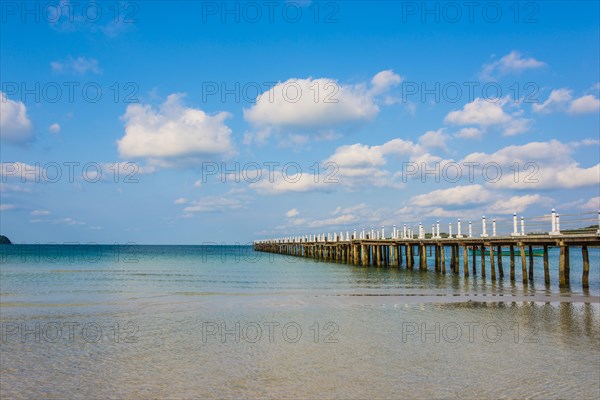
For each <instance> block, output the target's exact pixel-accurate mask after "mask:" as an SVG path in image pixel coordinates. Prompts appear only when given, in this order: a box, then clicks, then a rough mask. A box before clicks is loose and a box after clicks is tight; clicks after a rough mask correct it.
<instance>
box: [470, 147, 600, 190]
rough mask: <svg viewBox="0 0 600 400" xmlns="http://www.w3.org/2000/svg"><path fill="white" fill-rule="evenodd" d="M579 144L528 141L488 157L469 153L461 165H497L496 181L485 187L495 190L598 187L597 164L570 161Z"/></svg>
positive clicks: (598, 174)
mask: <svg viewBox="0 0 600 400" xmlns="http://www.w3.org/2000/svg"><path fill="white" fill-rule="evenodd" d="M582 145H585V143H584V142H580V143H576V144H566V143H562V142H559V141H557V140H551V141H549V142H531V143H527V144H524V145H513V146H507V147H504V148H502V149H500V150H498V151H496V152H494V153H491V154H487V153H471V154H469V155H467V156H466V157H465V158H464V159H463V160H462V161H461V163H462V164H464V163H478V165H479V167H478V168H481V167H483V166H485V165H490V164H492V163H494V164H495V165H497V166H499V167H500V169H501V172H502V175H501V176H500V177H499V178H498V179H497V181H496V179H494V180H493V181H488V187H490V188H494V189H505V188H510V189H556V188H560V189H571V188H578V187H586V186H598V185H600V164H596V165H592V166H590V167H582V166H581V165H580V164H579V162H577V161H576V160H574V159H573V158H572V153H573V151H574V149H575V148H576V147H579V146H582ZM590 145H592V146H593V145H594V144H590ZM515 165H516V166H517V167H518V169H516V168H515ZM494 168H495V167H494Z"/></svg>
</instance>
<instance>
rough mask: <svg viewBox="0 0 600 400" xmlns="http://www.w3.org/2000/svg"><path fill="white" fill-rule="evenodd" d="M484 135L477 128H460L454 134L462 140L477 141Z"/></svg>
mask: <svg viewBox="0 0 600 400" xmlns="http://www.w3.org/2000/svg"><path fill="white" fill-rule="evenodd" d="M484 133H485V132H484V131H482V130H481V129H478V128H462V129H461V130H459V131H458V132H457V133H456V136H457V137H460V138H463V139H478V138H481V137H482V136H483V134H484Z"/></svg>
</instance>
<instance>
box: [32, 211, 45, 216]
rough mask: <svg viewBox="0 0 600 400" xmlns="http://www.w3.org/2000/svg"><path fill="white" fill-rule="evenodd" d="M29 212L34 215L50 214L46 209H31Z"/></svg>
mask: <svg viewBox="0 0 600 400" xmlns="http://www.w3.org/2000/svg"><path fill="white" fill-rule="evenodd" d="M30 214H31V215H34V216H41V215H50V211H47V210H33V211H31V213H30Z"/></svg>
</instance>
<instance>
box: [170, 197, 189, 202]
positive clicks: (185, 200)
mask: <svg viewBox="0 0 600 400" xmlns="http://www.w3.org/2000/svg"><path fill="white" fill-rule="evenodd" d="M187 202H188V199H186V198H184V197H180V198H178V199H177V200H175V201H174V202H173V203H174V204H185V203H187Z"/></svg>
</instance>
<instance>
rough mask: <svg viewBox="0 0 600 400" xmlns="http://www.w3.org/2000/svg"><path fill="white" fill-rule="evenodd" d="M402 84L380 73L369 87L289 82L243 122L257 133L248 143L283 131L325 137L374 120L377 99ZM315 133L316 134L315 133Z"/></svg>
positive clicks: (249, 111) (309, 80)
mask: <svg viewBox="0 0 600 400" xmlns="http://www.w3.org/2000/svg"><path fill="white" fill-rule="evenodd" d="M400 82H401V78H400V76H398V75H396V74H394V73H393V72H392V71H381V72H379V73H378V74H377V75H375V76H374V77H373V79H372V80H371V83H370V87H369V85H367V84H365V83H360V84H355V85H345V84H340V83H339V82H338V81H337V80H334V79H330V78H318V79H313V78H307V79H297V78H292V79H288V80H287V81H285V82H279V83H278V84H277V85H275V86H274V87H272V88H270V89H269V90H268V91H267V92H265V93H263V94H262V95H260V96H259V97H258V98H257V101H256V103H255V104H254V105H253V106H252V107H250V108H249V109H244V118H245V119H246V121H248V122H250V123H251V124H252V125H253V126H254V127H255V128H256V129H257V132H254V133H248V134H246V137H245V142H246V143H250V142H251V141H252V140H256V141H257V142H264V141H266V140H267V139H268V138H269V136H271V134H273V133H274V132H279V131H280V130H281V129H287V130H290V129H292V130H293V129H300V130H307V131H309V132H311V133H316V134H322V132H323V131H329V130H331V129H332V128H338V127H344V126H348V125H349V124H356V123H360V122H366V121H369V120H372V119H373V118H375V116H377V114H378V113H379V106H378V104H377V103H378V98H377V95H379V94H381V93H384V92H385V91H387V90H388V89H389V88H391V87H392V86H394V85H397V84H398V83H400ZM315 131H316V132H315Z"/></svg>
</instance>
